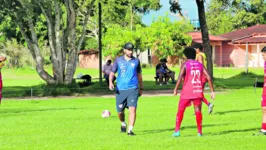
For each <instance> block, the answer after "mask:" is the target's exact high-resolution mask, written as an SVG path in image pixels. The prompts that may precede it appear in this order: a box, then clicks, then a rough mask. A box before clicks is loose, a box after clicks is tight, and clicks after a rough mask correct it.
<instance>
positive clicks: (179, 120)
mask: <svg viewBox="0 0 266 150" xmlns="http://www.w3.org/2000/svg"><path fill="white" fill-rule="evenodd" d="M190 103H191V101H190V100H181V99H180V101H179V105H178V111H177V114H176V123H175V132H174V134H173V136H174V137H178V136H180V127H181V124H182V121H183V117H184V113H185V110H186V108H187V106H189V105H190Z"/></svg>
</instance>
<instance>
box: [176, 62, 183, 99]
mask: <svg viewBox="0 0 266 150" xmlns="http://www.w3.org/2000/svg"><path fill="white" fill-rule="evenodd" d="M180 68H181V69H180V72H179V75H178V79H177V82H176V85H175V89H174V95H177V90H178V87H179V85H180V84H181V81H182V79H183V77H184V76H185V73H186V66H185V65H184V63H183V64H182V65H181V67H180Z"/></svg>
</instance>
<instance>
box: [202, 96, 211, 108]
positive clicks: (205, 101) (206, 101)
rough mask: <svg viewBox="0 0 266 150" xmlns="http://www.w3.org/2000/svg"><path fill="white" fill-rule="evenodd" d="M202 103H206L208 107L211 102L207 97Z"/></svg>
mask: <svg viewBox="0 0 266 150" xmlns="http://www.w3.org/2000/svg"><path fill="white" fill-rule="evenodd" d="M202 101H203V103H205V104H206V105H207V106H209V104H210V102H209V101H208V100H207V99H206V98H205V97H203V98H202Z"/></svg>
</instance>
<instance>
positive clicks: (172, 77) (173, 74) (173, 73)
mask: <svg viewBox="0 0 266 150" xmlns="http://www.w3.org/2000/svg"><path fill="white" fill-rule="evenodd" d="M170 76H171V80H172V83H175V72H174V71H172V72H171V73H170Z"/></svg>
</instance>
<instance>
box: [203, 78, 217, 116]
mask: <svg viewBox="0 0 266 150" xmlns="http://www.w3.org/2000/svg"><path fill="white" fill-rule="evenodd" d="M205 85H206V82H205V81H204V83H203V85H202V90H204V88H205ZM202 102H203V103H205V104H206V105H207V106H208V112H209V114H211V113H212V111H213V107H214V105H213V104H212V103H210V102H209V101H208V100H207V99H206V98H205V96H204V94H203V98H202Z"/></svg>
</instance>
